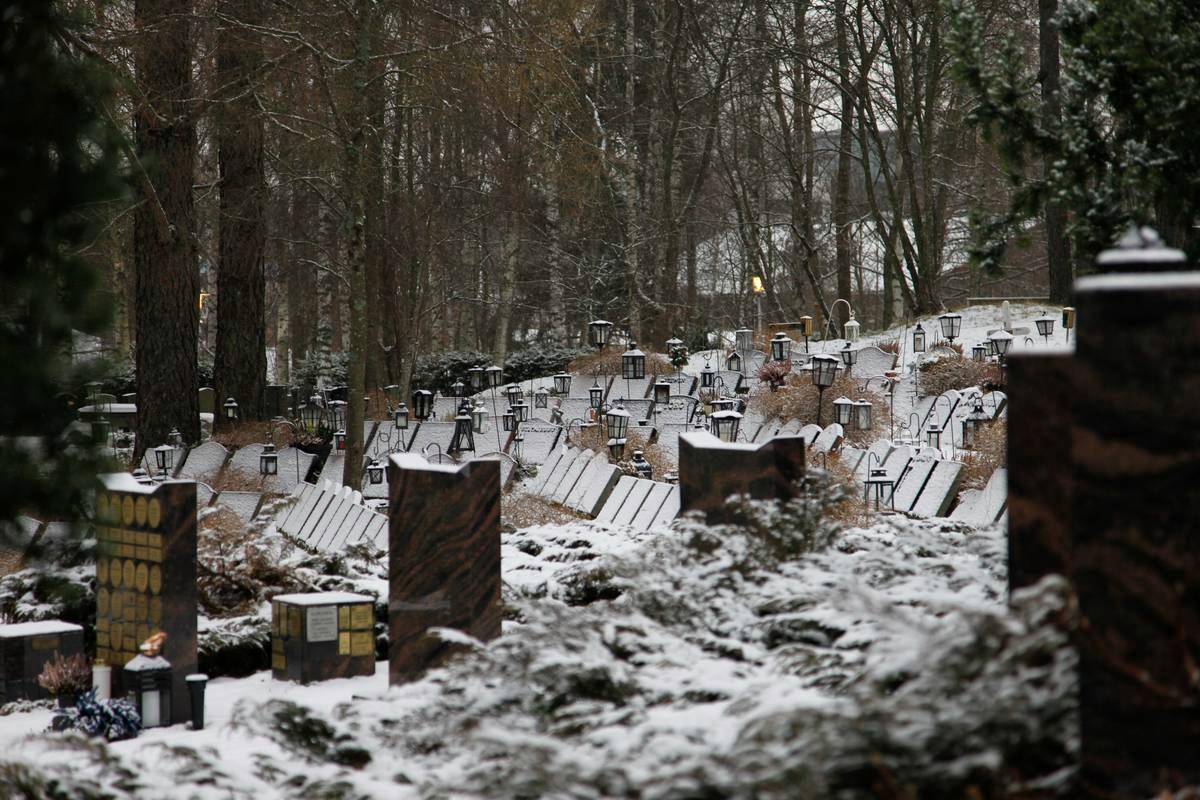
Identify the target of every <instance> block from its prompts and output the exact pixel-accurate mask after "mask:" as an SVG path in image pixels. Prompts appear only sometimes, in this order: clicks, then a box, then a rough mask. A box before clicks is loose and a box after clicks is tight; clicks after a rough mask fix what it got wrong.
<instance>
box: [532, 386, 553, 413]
mask: <svg viewBox="0 0 1200 800" xmlns="http://www.w3.org/2000/svg"><path fill="white" fill-rule="evenodd" d="M549 406H550V390H549V389H547V388H546V387H545V386H539V387H538V389H537V391H536V392H534V393H533V407H534V408H549Z"/></svg>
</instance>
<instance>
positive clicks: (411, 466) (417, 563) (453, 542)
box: [388, 453, 500, 684]
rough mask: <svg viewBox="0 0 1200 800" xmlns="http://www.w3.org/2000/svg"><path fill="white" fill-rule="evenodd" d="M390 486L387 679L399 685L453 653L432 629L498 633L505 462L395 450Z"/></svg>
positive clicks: (474, 634)
mask: <svg viewBox="0 0 1200 800" xmlns="http://www.w3.org/2000/svg"><path fill="white" fill-rule="evenodd" d="M388 485H389V486H390V488H391V494H390V496H389V508H391V509H392V511H391V518H390V520H389V523H390V549H389V554H388V555H389V573H388V574H389V578H390V596H389V602H388V617H389V623H390V630H391V645H390V648H391V649H390V661H391V664H390V680H391V683H393V684H397V683H404V682H406V681H411V680H415V679H417V678H419V677H420V676H421V675H422V674H423V673H424V672H425V670H426V669H428V668H429V667H432V666H436V665H437V664H438V663H440V662H441V661H442V660H444V659H445V658H446V657H447V656H448V655H450V654H451V653H452V651H453V647H452V646H451V645H449V644H447V643H446V642H444V641H442V640H440V639H437V638H434V637H431V636H428V635H427V634H426V631H427V630H428V629H429V628H434V627H441V628H455V629H458V630H460V631H462V632H463V633H466V634H467V635H469V636H472V637H474V638H476V639H480V640H485V641H486V640H488V639H493V638H495V637H497V636H499V635H500V464H499V462H496V461H492V460H479V461H468V462H466V463H464V464H459V465H449V464H430V463H429V462H427V461H426V460H425V459H423V458H421V457H420V456H418V455H416V454H410V453H405V454H398V455H393V456H392V457H391V459H390V460H389V463H388Z"/></svg>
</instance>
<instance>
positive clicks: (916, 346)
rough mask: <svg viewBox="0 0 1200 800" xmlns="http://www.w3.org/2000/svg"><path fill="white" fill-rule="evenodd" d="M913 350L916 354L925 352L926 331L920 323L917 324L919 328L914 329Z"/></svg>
mask: <svg viewBox="0 0 1200 800" xmlns="http://www.w3.org/2000/svg"><path fill="white" fill-rule="evenodd" d="M912 349H913V352H914V353H924V352H925V329H924V328H923V327H921V323H919V322H918V323H917V326H916V327H915V328H913V334H912Z"/></svg>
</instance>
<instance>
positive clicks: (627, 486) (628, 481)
mask: <svg viewBox="0 0 1200 800" xmlns="http://www.w3.org/2000/svg"><path fill="white" fill-rule="evenodd" d="M637 480H638V479H637V478H635V477H633V476H632V475H622V476H621V477H620V479H619V480H618V481H617V485H616V486H615V487H613V490H612V493H611V494H610V495H609V496H608V500H606V501H605V502H604V505H603V506H602V507H601V508H600V513H599V514H597V515H596V521H597V522H607V523H611V522H612V521H613V520H614V519H616V516H617V512H619V511H620V510H621V506H623V505H624V504H625V500H626V499H627V498H628V497H629V493H630V492H631V491H633V487H634V485H635V484H636V482H637Z"/></svg>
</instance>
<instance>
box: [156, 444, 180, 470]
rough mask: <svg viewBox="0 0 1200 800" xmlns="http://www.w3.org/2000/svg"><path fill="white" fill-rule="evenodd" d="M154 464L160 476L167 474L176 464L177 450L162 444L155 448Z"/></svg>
mask: <svg viewBox="0 0 1200 800" xmlns="http://www.w3.org/2000/svg"><path fill="white" fill-rule="evenodd" d="M154 463H155V464H156V465H157V466H158V471H159V473H160V474H162V473H166V472H167V470H169V469H171V467H172V466H174V464H175V448H174V447H171V445H169V444H160V445H159V446H158V447H156V448H154Z"/></svg>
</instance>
